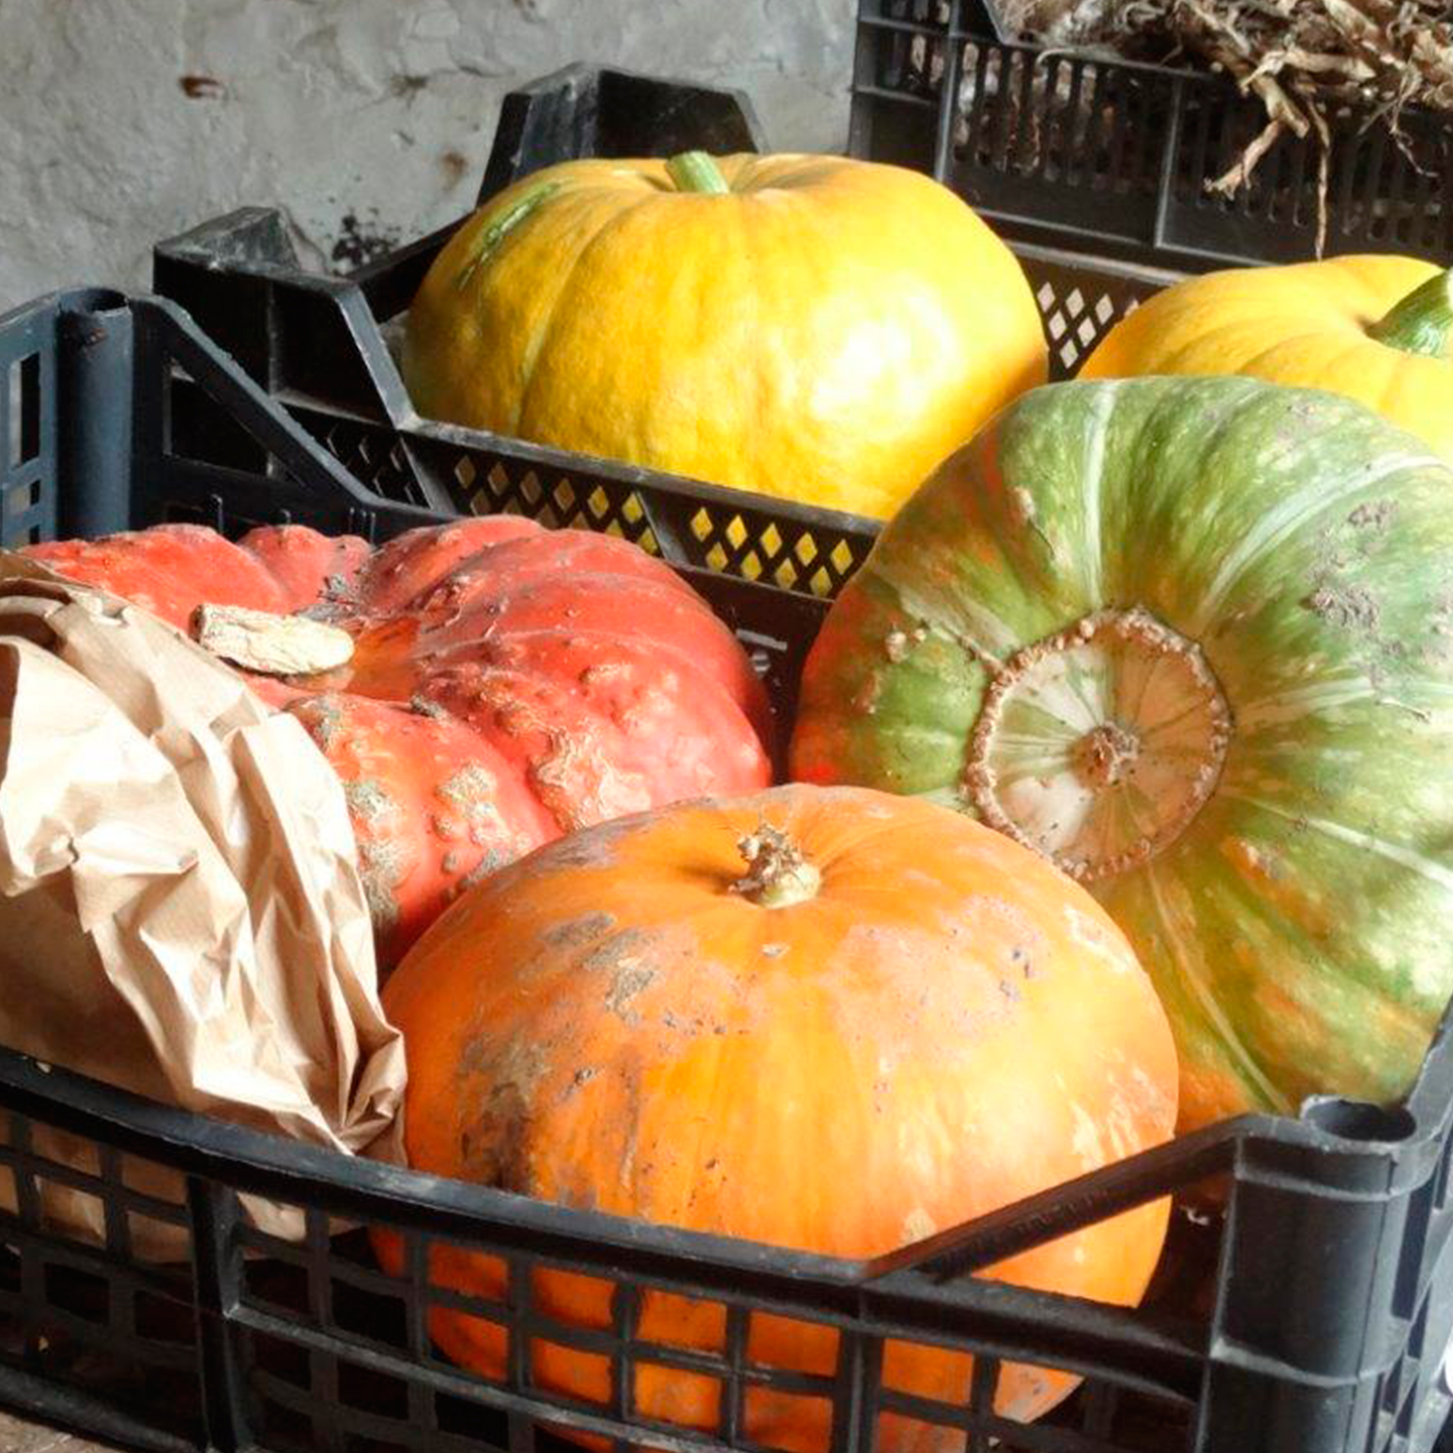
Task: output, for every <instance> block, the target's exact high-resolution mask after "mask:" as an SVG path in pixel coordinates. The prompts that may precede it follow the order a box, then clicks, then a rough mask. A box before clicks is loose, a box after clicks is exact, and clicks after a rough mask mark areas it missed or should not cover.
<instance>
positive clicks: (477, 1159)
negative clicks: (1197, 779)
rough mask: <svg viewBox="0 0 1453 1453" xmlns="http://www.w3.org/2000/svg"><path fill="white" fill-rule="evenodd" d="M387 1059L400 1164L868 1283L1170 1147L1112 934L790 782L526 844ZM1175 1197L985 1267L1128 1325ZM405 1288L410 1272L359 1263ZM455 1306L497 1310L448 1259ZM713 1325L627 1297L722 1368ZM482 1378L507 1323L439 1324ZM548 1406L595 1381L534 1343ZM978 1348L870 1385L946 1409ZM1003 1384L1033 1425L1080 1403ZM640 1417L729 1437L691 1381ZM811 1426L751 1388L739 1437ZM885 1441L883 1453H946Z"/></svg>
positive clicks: (1034, 864)
mask: <svg viewBox="0 0 1453 1453" xmlns="http://www.w3.org/2000/svg"><path fill="white" fill-rule="evenodd" d="M385 1007H386V1010H387V1013H388V1015H389V1018H390V1020H391V1021H392V1022H393V1023H394V1024H395V1025H397V1026H398V1027H399V1028H400V1029H401V1030H402V1031H403V1033H404V1038H405V1042H406V1044H407V1046H408V1058H409V1089H408V1099H407V1117H406V1127H407V1128H406V1148H407V1153H408V1158H409V1162H410V1164H411V1165H413V1166H414V1167H415V1168H417V1169H422V1170H426V1171H431V1172H434V1173H436V1174H440V1175H446V1176H453V1177H457V1178H462V1179H465V1180H471V1181H476V1182H479V1183H482V1184H484V1185H489V1186H495V1187H498V1188H501V1189H504V1190H509V1191H516V1192H519V1193H522V1194H525V1195H529V1196H534V1197H538V1198H541V1199H543V1200H547V1201H552V1202H557V1203H559V1204H562V1205H565V1206H572V1207H577V1208H581V1209H586V1210H591V1211H598V1212H611V1213H615V1214H619V1215H623V1216H633V1217H640V1218H643V1219H645V1220H647V1221H652V1222H656V1223H659V1224H666V1225H672V1226H680V1227H689V1228H692V1229H695V1230H699V1231H710V1232H715V1233H719V1234H725V1235H729V1236H734V1237H743V1238H746V1239H748V1240H752V1241H757V1242H767V1243H772V1244H774V1245H777V1246H785V1247H794V1248H799V1249H804V1250H810V1251H817V1252H826V1253H830V1254H833V1255H836V1256H843V1257H869V1256H873V1255H875V1254H877V1253H880V1252H887V1251H891V1250H893V1249H894V1248H896V1247H899V1246H902V1245H904V1244H905V1243H912V1242H916V1241H920V1240H922V1239H924V1238H926V1237H929V1236H931V1235H932V1234H933V1233H934V1232H935V1231H942V1230H945V1229H948V1228H950V1227H953V1226H955V1225H957V1224H958V1223H960V1222H962V1221H965V1220H967V1219H969V1218H970V1217H973V1216H977V1215H980V1214H982V1213H984V1212H987V1211H990V1210H993V1209H995V1208H997V1207H999V1206H1002V1205H1004V1204H1006V1203H1008V1202H1011V1201H1014V1200H1016V1199H1017V1198H1019V1197H1021V1196H1025V1195H1028V1194H1030V1193H1032V1192H1035V1191H1038V1190H1042V1189H1044V1188H1046V1187H1049V1186H1052V1185H1056V1184H1058V1183H1060V1182H1061V1181H1063V1180H1066V1179H1068V1178H1070V1177H1073V1176H1077V1175H1079V1174H1081V1173H1083V1172H1086V1171H1091V1170H1094V1169H1096V1168H1098V1167H1100V1166H1103V1165H1105V1164H1106V1163H1107V1162H1109V1161H1111V1160H1114V1159H1117V1158H1119V1157H1121V1156H1125V1155H1129V1154H1132V1153H1134V1152H1136V1151H1138V1150H1141V1149H1144V1148H1145V1147H1147V1146H1151V1145H1155V1144H1158V1143H1160V1142H1162V1141H1164V1140H1165V1139H1167V1138H1168V1137H1169V1135H1170V1133H1171V1130H1172V1126H1173V1122H1174V1118H1175V1094H1176V1088H1175V1087H1176V1069H1175V1054H1174V1049H1173V1046H1172V1041H1171V1036H1170V1030H1169V1026H1168V1025H1167V1023H1166V1020H1165V1016H1164V1014H1163V1012H1162V1010H1161V1008H1160V1005H1159V1003H1158V1001H1157V1000H1156V998H1155V995H1154V992H1153V991H1152V989H1151V987H1150V984H1149V981H1148V980H1147V979H1146V977H1145V975H1144V974H1143V972H1142V971H1141V970H1140V968H1139V967H1138V965H1137V964H1136V962H1135V958H1134V955H1133V954H1132V953H1131V951H1130V949H1129V947H1128V945H1127V944H1126V942H1125V940H1124V938H1123V937H1122V935H1121V934H1120V933H1119V932H1118V930H1117V929H1116V928H1115V926H1114V925H1113V924H1112V923H1111V922H1110V920H1109V919H1108V918H1107V917H1106V915H1105V914H1104V913H1103V912H1102V911H1101V910H1100V909H1099V908H1098V906H1097V905H1096V904H1095V903H1094V901H1093V900H1092V899H1091V898H1090V897H1089V895H1088V894H1086V893H1085V892H1084V891H1083V890H1082V889H1081V888H1079V887H1078V886H1077V885H1076V884H1075V883H1073V882H1071V881H1070V880H1069V879H1067V878H1065V877H1064V876H1063V875H1062V874H1060V873H1058V872H1056V871H1055V870H1054V869H1053V868H1052V867H1050V866H1049V865H1048V864H1047V863H1045V862H1044V861H1043V860H1041V859H1040V858H1038V857H1036V856H1035V855H1034V854H1033V853H1030V852H1028V851H1027V850H1025V849H1023V848H1021V847H1020V846H1019V845H1018V844H1016V843H1012V842H1010V841H1008V840H1007V839H1005V838H1003V837H1000V836H998V835H997V834H995V833H992V832H989V831H987V830H986V829H984V828H982V827H980V826H978V825H977V824H975V823H972V822H969V821H967V820H965V819H963V818H961V817H959V816H956V815H955V814H953V813H950V812H946V811H944V810H943V809H941V808H938V807H934V806H931V805H929V804H926V803H918V802H913V801H910V800H906V799H901V798H895V797H891V796H888V795H886V794H883V793H877V792H870V791H863V790H858V789H851V788H849V789H836V790H832V789H823V788H813V787H805V786H800V785H798V786H788V787H781V788H777V789H774V790H772V791H770V792H766V793H763V794H758V795H755V796H751V797H746V798H738V799H733V800H729V801H718V802H691V803H681V804H677V805H676V806H673V807H668V808H664V809H660V810H658V811H656V812H653V813H650V814H645V815H642V816H639V817H634V818H629V819H623V820H621V821H618V822H614V823H611V824H607V825H605V826H604V827H597V828H593V829H590V830H589V831H587V832H584V833H581V834H579V835H577V836H575V837H573V838H567V839H564V840H562V841H560V842H557V843H553V844H551V845H549V846H547V847H544V848H541V849H540V850H538V851H537V852H535V853H533V854H532V855H531V856H529V857H528V858H526V859H524V860H522V861H521V862H518V863H516V864H514V865H513V866H512V867H510V868H507V869H506V870H504V871H503V872H502V873H500V874H498V875H497V876H496V877H494V878H492V879H491V880H489V881H488V882H486V883H484V884H481V885H480V886H479V887H478V888H476V889H474V890H473V891H472V892H471V893H469V894H468V895H466V896H465V897H463V898H461V899H460V901H459V902H458V903H456V904H455V905H454V906H453V908H451V909H450V910H449V911H448V912H446V913H445V914H444V915H443V917H441V918H440V919H439V920H438V921H437V922H436V923H435V924H434V926H433V927H432V929H431V930H430V931H429V932H428V933H426V934H425V935H424V937H423V938H422V939H421V940H420V941H419V942H418V943H417V944H416V945H415V946H414V948H413V950H412V951H411V952H410V953H409V954H408V956H407V957H406V958H405V959H404V961H403V963H402V964H401V965H400V966H399V968H398V969H397V971H396V972H395V974H394V976H393V978H392V979H391V980H390V982H389V984H388V986H387V988H386V993H385ZM1165 1225H1166V1205H1165V1203H1164V1202H1160V1203H1155V1204H1151V1205H1148V1206H1143V1207H1139V1208H1137V1209H1135V1210H1132V1211H1129V1212H1126V1213H1124V1214H1122V1215H1121V1216H1118V1217H1116V1218H1114V1219H1112V1220H1110V1221H1107V1222H1104V1223H1102V1224H1100V1225H1097V1226H1093V1227H1090V1228H1087V1229H1086V1230H1083V1231H1078V1232H1075V1233H1074V1234H1072V1235H1070V1236H1066V1237H1064V1238H1062V1239H1061V1240H1058V1241H1055V1242H1053V1243H1051V1244H1049V1245H1046V1246H1043V1247H1040V1248H1038V1249H1036V1250H1032V1251H1029V1252H1026V1253H1023V1254H1022V1255H1019V1256H1017V1257H1015V1258H1014V1259H1013V1260H1012V1261H1006V1262H1004V1263H1002V1264H1001V1265H999V1266H998V1267H996V1268H994V1269H993V1271H992V1273H991V1274H992V1275H995V1276H997V1277H1000V1278H1002V1279H1004V1280H1008V1281H1012V1282H1016V1283H1018V1284H1020V1285H1023V1286H1030V1287H1039V1288H1046V1289H1053V1290H1057V1291H1061V1292H1067V1293H1071V1294H1074V1295H1077V1296H1085V1297H1093V1298H1097V1299H1099V1300H1101V1301H1105V1302H1110V1303H1118V1304H1133V1303H1134V1302H1136V1301H1137V1300H1138V1299H1139V1297H1140V1296H1141V1294H1142V1293H1143V1291H1144V1289H1145V1286H1146V1284H1147V1281H1148V1278H1149V1276H1150V1274H1151V1271H1152V1269H1153V1268H1154V1265H1155V1262H1156V1260H1157V1257H1158V1254H1159V1251H1160V1247H1161V1242H1162V1238H1163V1234H1164V1231H1165ZM377 1245H378V1250H379V1252H380V1255H381V1257H382V1259H383V1261H384V1263H385V1265H386V1266H388V1267H389V1268H391V1269H392V1270H394V1271H395V1272H397V1270H398V1269H399V1262H400V1258H399V1249H398V1246H397V1243H396V1241H395V1240H394V1239H393V1238H392V1237H391V1236H389V1235H388V1234H381V1235H380V1236H379V1237H378V1239H377ZM433 1256H434V1260H433V1263H432V1271H431V1275H432V1278H433V1280H434V1281H435V1282H436V1283H437V1284H440V1285H443V1286H445V1287H451V1288H456V1289H458V1290H461V1291H467V1292H469V1293H471V1294H473V1295H479V1296H486V1297H491V1298H496V1299H498V1298H501V1297H502V1294H503V1291H504V1272H503V1268H502V1266H501V1264H500V1263H499V1262H498V1261H497V1260H496V1259H495V1258H493V1257H491V1256H489V1255H487V1254H484V1253H481V1252H478V1251H472V1250H468V1249H466V1248H463V1247H454V1246H447V1245H437V1244H436V1249H435V1250H434V1252H433ZM534 1298H535V1304H536V1306H537V1308H538V1309H539V1310H541V1311H543V1312H544V1313H545V1314H546V1315H549V1316H553V1317H556V1318H558V1319H560V1320H562V1321H564V1322H566V1323H569V1324H571V1325H573V1326H588V1327H600V1328H609V1327H610V1326H611V1325H612V1323H611V1292H610V1286H609V1284H608V1283H606V1282H604V1281H596V1280H592V1279H589V1278H585V1277H581V1276H574V1275H569V1274H562V1273H554V1272H548V1271H546V1272H540V1273H538V1274H537V1276H536V1284H535V1288H534ZM723 1310H724V1309H723V1308H722V1307H721V1306H720V1305H719V1304H714V1303H711V1302H706V1301H702V1302H694V1301H688V1300H686V1299H684V1298H681V1297H678V1296H673V1295H668V1294H665V1293H662V1292H658V1291H652V1290H647V1291H646V1292H645V1293H644V1298H643V1302H642V1306H641V1315H640V1322H639V1330H638V1332H637V1336H638V1337H639V1338H641V1339H643V1340H648V1341H657V1342H666V1343H670V1344H671V1345H673V1346H676V1347H685V1348H696V1349H700V1350H714V1351H716V1352H718V1353H721V1352H722V1351H723V1350H724V1335H725V1332H724V1316H723ZM430 1329H431V1332H432V1334H433V1336H434V1339H435V1340H436V1342H437V1343H438V1344H439V1346H440V1347H441V1348H442V1349H443V1350H444V1351H445V1352H446V1353H447V1354H448V1355H449V1356H450V1357H452V1358H454V1359H455V1360H456V1361H458V1362H460V1363H463V1364H466V1365H468V1366H470V1367H472V1368H474V1369H476V1370H478V1371H480V1372H481V1373H483V1374H484V1375H486V1376H489V1377H495V1378H498V1377H500V1376H502V1375H503V1372H504V1369H505V1365H506V1363H505V1357H506V1348H505V1331H504V1328H503V1327H500V1326H496V1325H494V1324H491V1323H488V1322H485V1321H482V1320H480V1319H478V1318H476V1317H470V1316H465V1315H461V1314H460V1313H459V1312H457V1311H455V1310H453V1309H451V1308H449V1307H447V1306H438V1305H436V1306H435V1308H434V1310H433V1312H432V1313H431V1322H430ZM533 1346H534V1352H533V1356H534V1368H533V1373H532V1376H533V1379H534V1381H535V1383H536V1385H540V1386H545V1387H549V1388H552V1389H553V1390H555V1391H559V1392H565V1393H568V1394H570V1395H572V1396H575V1397H578V1398H586V1399H591V1400H595V1401H600V1402H608V1400H609V1394H610V1381H609V1370H608V1367H607V1365H606V1363H605V1360H604V1359H602V1358H599V1357H592V1356H589V1355H586V1354H581V1353H579V1352H576V1351H571V1350H569V1349H567V1348H565V1347H564V1346H557V1345H554V1344H552V1343H549V1342H548V1341H547V1340H536V1341H535V1342H534V1344H533ZM835 1350H836V1333H835V1332H834V1331H833V1330H832V1329H831V1328H829V1327H827V1326H824V1325H822V1324H814V1325H810V1326H809V1325H806V1324H803V1323H800V1322H797V1321H793V1320H791V1319H785V1318H783V1317H780V1316H769V1315H765V1314H758V1315H756V1316H755V1317H754V1318H753V1320H752V1326H751V1329H750V1337H749V1345H748V1349H747V1355H748V1357H749V1359H750V1360H751V1361H752V1362H755V1363H765V1364H768V1365H771V1366H774V1367H778V1368H792V1369H796V1370H797V1371H803V1372H813V1373H823V1374H830V1373H831V1372H832V1370H833V1365H834V1357H835ZM969 1366H970V1360H969V1358H968V1356H967V1355H966V1354H959V1353H954V1352H948V1351H944V1350H942V1349H930V1348H927V1347H922V1346H910V1345H907V1344H899V1343H890V1344H889V1346H888V1348H887V1354H886V1362H885V1372H884V1377H885V1381H886V1382H888V1383H889V1384H890V1385H892V1386H895V1387H898V1388H901V1389H906V1390H909V1391H912V1392H917V1393H919V1394H921V1395H923V1396H926V1397H938V1398H943V1399H946V1400H951V1401H958V1402H961V1401H962V1398H963V1396H964V1390H965V1389H966V1388H967V1387H968V1385H969V1380H968V1370H969ZM1073 1381H1074V1380H1073V1379H1072V1378H1070V1377H1069V1376H1068V1375H1067V1374H1064V1373H1059V1372H1052V1371H1048V1370H1043V1369H1031V1368H1027V1367H1019V1366H1009V1367H1006V1368H1005V1369H1004V1370H1003V1373H1002V1376H1001V1379H1000V1383H999V1388H998V1398H997V1404H996V1405H997V1406H998V1407H999V1409H1000V1411H1001V1412H1003V1413H1004V1414H1005V1415H1006V1416H1009V1417H1014V1418H1021V1419H1027V1418H1032V1417H1034V1416H1035V1415H1036V1414H1037V1413H1039V1412H1042V1411H1044V1410H1045V1409H1046V1408H1047V1407H1049V1406H1051V1405H1052V1404H1053V1403H1054V1402H1055V1401H1057V1400H1058V1399H1059V1398H1060V1397H1062V1396H1063V1395H1064V1394H1065V1393H1066V1392H1067V1391H1068V1390H1069V1389H1070V1388H1071V1387H1072V1385H1073ZM634 1396H635V1407H636V1409H637V1411H638V1412H639V1414H640V1415H642V1416H644V1417H647V1418H658V1419H662V1420H664V1421H666V1422H669V1423H674V1424H677V1425H678V1426H683V1427H686V1428H695V1429H701V1430H714V1429H715V1428H716V1427H717V1426H718V1411H719V1410H718V1406H717V1387H716V1384H715V1383H714V1382H713V1381H712V1380H711V1379H709V1378H706V1377H700V1376H692V1375H690V1374H689V1373H683V1372H681V1371H679V1370H668V1369H667V1368H664V1367H651V1366H648V1365H647V1364H646V1362H645V1361H644V1360H643V1362H642V1363H641V1365H640V1367H639V1370H638V1373H637V1379H636V1386H635V1389H634ZM827 1422H828V1410H827V1408H826V1407H825V1406H824V1405H823V1404H822V1403H821V1402H820V1401H819V1400H816V1399H799V1398H793V1397H787V1396H784V1395H782V1394H777V1393H773V1392H772V1391H770V1390H768V1389H764V1388H759V1387H753V1388H749V1389H748V1391H747V1394H746V1408H745V1415H744V1426H743V1435H744V1436H745V1437H748V1438H751V1439H753V1440H754V1441H755V1442H756V1443H757V1444H758V1445H766V1446H770V1447H774V1448H784V1449H798V1450H812V1453H825V1450H826V1448H827V1446H828V1444H827V1432H828V1429H827ZM962 1443H963V1434H962V1432H959V1433H957V1434H955V1433H954V1432H953V1431H952V1430H950V1429H941V1428H940V1429H935V1428H930V1427H929V1426H928V1425H926V1424H916V1423H910V1422H907V1421H905V1420H903V1419H899V1418H894V1417H889V1418H888V1419H887V1420H886V1422H885V1423H884V1425H883V1428H882V1437H881V1439H880V1441H879V1444H878V1447H879V1448H880V1449H881V1450H883V1453H900V1450H907V1449H909V1448H920V1449H923V1450H924V1453H929V1450H936V1449H939V1448H942V1449H944V1450H947V1449H949V1448H951V1447H961V1446H962Z"/></svg>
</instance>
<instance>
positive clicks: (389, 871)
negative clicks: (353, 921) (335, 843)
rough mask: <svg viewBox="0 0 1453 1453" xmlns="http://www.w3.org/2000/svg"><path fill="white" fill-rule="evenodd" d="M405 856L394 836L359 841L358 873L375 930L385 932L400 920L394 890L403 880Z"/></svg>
mask: <svg viewBox="0 0 1453 1453" xmlns="http://www.w3.org/2000/svg"><path fill="white" fill-rule="evenodd" d="M405 863H406V855H405V853H404V850H403V847H402V846H401V845H400V844H399V843H397V842H395V841H394V840H393V839H392V838H375V839H374V840H372V841H371V842H360V843H359V844H358V876H359V879H360V880H361V882H362V883H363V896H364V899H365V900H366V901H367V903H368V913H369V917H370V918H372V920H373V926H374V929H375V930H376V931H378V932H386V931H387V930H389V929H391V928H392V927H393V926H394V924H396V923H397V922H398V921H399V904H398V899H397V897H396V896H395V894H394V889H396V888H397V887H398V885H399V884H400V883H401V882H402V881H403V879H404V866H405Z"/></svg>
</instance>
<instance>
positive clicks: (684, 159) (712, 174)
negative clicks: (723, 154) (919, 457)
mask: <svg viewBox="0 0 1453 1453" xmlns="http://www.w3.org/2000/svg"><path fill="white" fill-rule="evenodd" d="M666 175H667V176H668V177H670V178H671V180H672V181H673V182H674V183H675V185H676V190H677V191H678V192H705V193H708V194H710V195H712V196H716V197H724V196H726V194H727V193H728V192H730V191H731V188H730V187H729V186H727V181H726V178H725V177H724V176H722V174H721V168H720V167H719V166H717V164H716V158H715V157H713V156H709V155H708V154H707V153H706V152H704V151H683V152H682V153H681V154H680V155H679V156H673V157H672V158H671V160H670V161H668V162H667V163H666Z"/></svg>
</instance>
